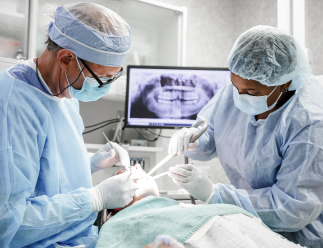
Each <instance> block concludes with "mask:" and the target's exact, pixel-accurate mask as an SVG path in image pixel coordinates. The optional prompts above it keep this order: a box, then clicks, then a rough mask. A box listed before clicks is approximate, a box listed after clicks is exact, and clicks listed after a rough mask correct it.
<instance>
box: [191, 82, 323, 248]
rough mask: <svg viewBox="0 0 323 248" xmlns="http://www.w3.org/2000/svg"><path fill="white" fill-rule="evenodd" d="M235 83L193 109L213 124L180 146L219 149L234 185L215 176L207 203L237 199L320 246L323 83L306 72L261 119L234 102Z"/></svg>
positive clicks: (203, 153) (205, 151)
mask: <svg viewBox="0 0 323 248" xmlns="http://www.w3.org/2000/svg"><path fill="white" fill-rule="evenodd" d="M232 89H233V86H232V84H231V83H227V84H226V86H225V87H224V88H223V89H222V90H221V91H220V92H219V93H218V94H217V95H216V96H215V97H214V98H213V99H212V100H211V101H210V102H209V103H208V104H207V105H206V106H205V107H204V108H203V109H202V110H201V112H200V113H199V114H198V120H200V119H206V120H208V121H209V122H210V126H209V128H208V130H207V132H206V133H205V134H204V135H203V136H201V137H200V138H199V142H200V144H199V147H198V149H197V150H195V151H192V152H186V153H185V155H187V156H188V157H190V158H192V159H196V160H202V161H207V160H210V159H212V158H214V157H215V156H218V157H219V160H220V162H221V164H222V166H223V168H224V170H225V172H226V174H227V175H228V177H229V179H230V181H231V183H232V185H224V184H219V183H218V184H216V191H215V194H214V196H213V199H212V200H211V202H210V203H227V204H234V205H237V206H240V207H242V208H244V209H246V210H247V211H249V212H250V213H252V214H254V215H255V216H258V217H260V218H261V219H262V220H263V221H264V223H265V224H266V225H268V226H269V227H270V228H271V229H272V230H274V231H276V232H280V233H281V234H282V235H283V236H285V237H287V238H288V239H290V240H291V241H293V242H295V243H300V244H301V245H304V246H307V247H315V248H317V247H323V214H322V211H323V86H322V85H321V84H320V83H319V82H318V81H317V79H315V78H314V77H311V78H308V79H307V80H306V81H305V82H304V86H303V88H301V89H299V90H297V91H296V93H295V94H294V96H293V97H292V98H291V99H289V101H288V102H286V103H285V104H284V105H283V106H282V107H280V108H279V109H278V110H276V111H274V112H272V113H271V114H269V116H268V117H267V119H265V120H258V121H256V120H255V117H254V116H251V115H248V114H245V113H244V112H242V111H240V110H239V109H238V108H237V107H236V106H235V104H234V101H233V96H232V94H233V93H232Z"/></svg>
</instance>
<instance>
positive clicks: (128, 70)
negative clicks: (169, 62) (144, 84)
mask: <svg viewBox="0 0 323 248" xmlns="http://www.w3.org/2000/svg"><path fill="white" fill-rule="evenodd" d="M133 68H137V69H167V70H168V69H170V70H172V69H174V70H204V71H205V70H210V71H230V70H229V68H226V67H192V66H151V65H128V66H127V85H126V99H125V114H124V118H125V119H124V121H125V122H124V128H152V129H153V128H154V129H179V128H182V127H188V126H142V125H128V111H129V109H128V105H129V73H130V69H133Z"/></svg>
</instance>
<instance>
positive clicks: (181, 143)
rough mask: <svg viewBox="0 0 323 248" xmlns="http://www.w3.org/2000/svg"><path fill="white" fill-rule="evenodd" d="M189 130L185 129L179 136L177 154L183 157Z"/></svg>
mask: <svg viewBox="0 0 323 248" xmlns="http://www.w3.org/2000/svg"><path fill="white" fill-rule="evenodd" d="M187 131H188V128H185V127H184V128H183V129H182V130H181V131H180V132H179V133H178V135H177V147H176V151H175V154H178V155H181V154H182V153H183V150H184V145H185V139H184V137H185V136H186V135H187Z"/></svg>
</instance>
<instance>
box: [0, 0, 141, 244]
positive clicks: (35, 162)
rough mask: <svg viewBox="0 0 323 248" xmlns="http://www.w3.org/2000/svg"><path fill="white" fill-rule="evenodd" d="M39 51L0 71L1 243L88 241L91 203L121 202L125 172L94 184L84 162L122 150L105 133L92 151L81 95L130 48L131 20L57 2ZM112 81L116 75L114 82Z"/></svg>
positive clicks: (101, 87)
mask: <svg viewBox="0 0 323 248" xmlns="http://www.w3.org/2000/svg"><path fill="white" fill-rule="evenodd" d="M48 35H49V37H48V41H47V43H48V44H47V49H46V50H45V51H44V52H43V54H42V55H41V56H40V57H39V58H34V59H30V60H27V61H25V62H23V63H19V64H16V65H14V66H12V67H10V68H9V69H8V70H3V71H1V72H0V247H14V248H17V247H56V248H57V247H87V248H89V247H90V248H91V247H95V244H96V241H97V228H96V227H94V226H93V223H94V221H95V220H96V217H97V212H98V211H100V210H102V209H114V208H118V207H119V208H120V207H124V206H125V205H127V204H128V203H130V202H131V201H132V199H133V196H134V191H135V190H136V189H137V188H138V186H137V184H136V183H135V182H134V180H136V179H137V178H135V176H133V175H131V174H130V173H129V172H126V173H123V174H121V175H117V176H113V177H111V178H108V179H106V180H104V181H103V182H101V183H100V184H98V185H97V186H95V187H92V179H91V172H92V173H93V172H95V171H98V170H100V169H105V168H108V167H110V166H113V165H115V164H116V163H118V162H119V160H118V158H117V156H116V153H118V154H119V157H120V162H121V164H123V165H125V166H129V163H130V161H129V156H128V153H127V152H126V151H125V150H124V149H123V148H121V147H120V146H118V145H117V144H115V143H113V147H114V149H111V150H110V149H109V145H108V144H107V145H105V146H103V148H101V149H100V150H99V151H98V152H97V153H95V154H94V155H93V156H92V157H91V158H90V159H89V157H88V154H87V150H86V147H85V145H84V140H83V138H82V132H83V130H84V125H83V121H82V118H81V116H80V114H79V102H78V100H80V101H84V102H88V101H96V100H98V99H99V98H100V97H102V96H103V95H105V94H107V93H108V91H109V89H110V86H111V83H112V82H113V81H115V79H117V78H118V77H119V76H120V75H121V73H122V67H121V66H122V64H123V62H124V60H125V58H126V55H127V52H128V51H129V48H130V43H131V35H130V27H129V25H128V24H127V23H126V22H125V21H124V20H123V19H122V18H121V17H120V16H119V15H117V14H116V13H114V12H113V11H111V10H109V9H107V8H105V7H103V6H100V5H97V4H92V3H76V4H68V5H64V6H61V7H58V8H57V9H56V12H55V20H54V21H53V22H51V23H50V25H49V29H48ZM114 83H115V82H114Z"/></svg>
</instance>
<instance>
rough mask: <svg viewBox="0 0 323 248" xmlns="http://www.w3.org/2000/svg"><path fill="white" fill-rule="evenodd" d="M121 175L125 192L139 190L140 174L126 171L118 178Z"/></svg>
mask: <svg viewBox="0 0 323 248" xmlns="http://www.w3.org/2000/svg"><path fill="white" fill-rule="evenodd" d="M121 175H122V182H123V185H124V190H137V189H138V188H139V185H138V183H137V180H138V179H139V174H138V173H130V171H126V172H124V173H122V174H120V175H118V176H121Z"/></svg>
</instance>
